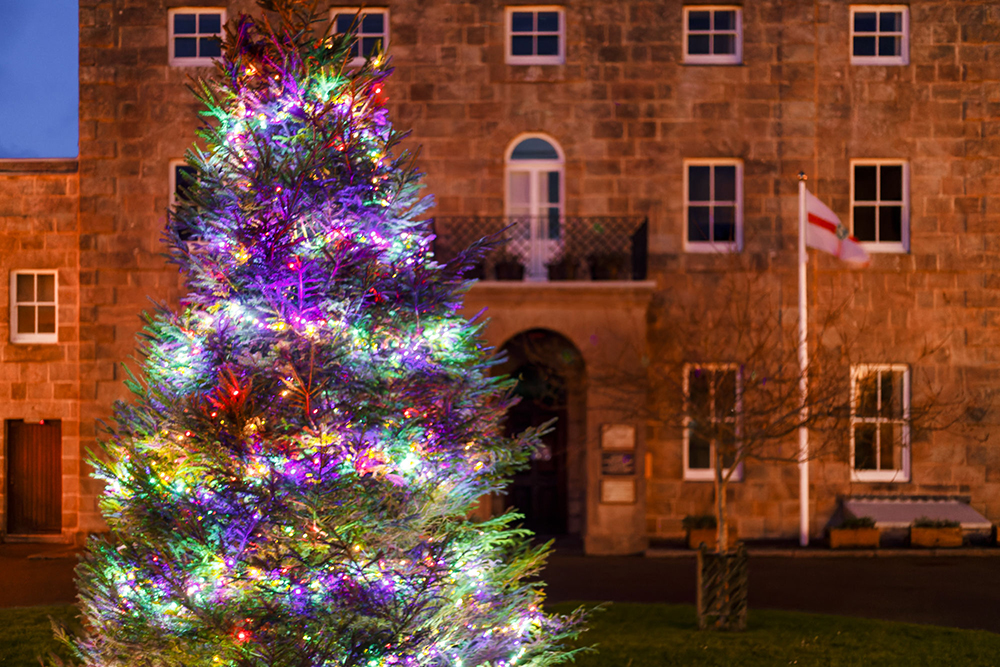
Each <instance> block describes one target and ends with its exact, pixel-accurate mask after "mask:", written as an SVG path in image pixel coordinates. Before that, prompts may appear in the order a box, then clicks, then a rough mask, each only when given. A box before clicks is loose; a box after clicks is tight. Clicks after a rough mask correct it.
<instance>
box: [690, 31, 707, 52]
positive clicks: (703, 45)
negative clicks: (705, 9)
mask: <svg viewBox="0 0 1000 667" xmlns="http://www.w3.org/2000/svg"><path fill="white" fill-rule="evenodd" d="M709 44H711V41H710V36H709V35H688V53H689V54H690V55H693V56H703V55H707V54H709V53H711V51H710V50H709Z"/></svg>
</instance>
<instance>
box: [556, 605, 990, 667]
mask: <svg viewBox="0 0 1000 667" xmlns="http://www.w3.org/2000/svg"><path fill="white" fill-rule="evenodd" d="M550 606H551V609H552V610H553V611H559V612H563V613H566V612H568V611H570V610H571V609H573V608H574V607H575V606H576V605H573V604H557V605H550ZM590 625H591V629H590V630H589V631H588V632H586V633H585V634H584V635H583V636H582V637H581V638H580V641H579V643H580V644H581V645H592V644H596V645H597V651H598V652H597V653H594V654H587V655H583V656H581V657H580V658H578V659H577V661H576V665H577V666H578V667H672V666H675V665H676V666H687V665H692V666H693V665H699V666H700V665H720V666H724V667H741V666H746V667H755V666H757V665H768V666H770V665H799V666H805V665H823V666H829V667H848V666H853V665H857V666H858V667H861V666H864V667H873V666H876V665H906V666H908V667H909V666H910V665H928V666H930V665H934V666H935V667H938V666H942V665H949V666H956V667H957V666H958V665H962V666H965V665H1000V634H994V633H992V632H986V631H985V630H957V629H952V628H940V627H936V626H929V625H914V624H910V623H896V622H892V621H873V620H868V619H860V618H847V617H844V616H822V615H819V614H803V613H800V612H791V611H769V610H754V609H751V610H750V614H749V617H748V628H747V631H746V632H741V633H720V632H699V631H698V630H697V626H696V623H695V614H694V607H692V606H690V605H666V604H613V605H610V606H609V607H608V608H607V610H606V611H603V612H598V613H596V614H595V615H594V617H593V621H592V622H591V624H590Z"/></svg>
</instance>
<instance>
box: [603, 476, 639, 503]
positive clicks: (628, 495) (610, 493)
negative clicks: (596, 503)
mask: <svg viewBox="0 0 1000 667" xmlns="http://www.w3.org/2000/svg"><path fill="white" fill-rule="evenodd" d="M601 502H602V503H606V504H608V505H632V504H634V503H635V480H632V479H602V480H601Z"/></svg>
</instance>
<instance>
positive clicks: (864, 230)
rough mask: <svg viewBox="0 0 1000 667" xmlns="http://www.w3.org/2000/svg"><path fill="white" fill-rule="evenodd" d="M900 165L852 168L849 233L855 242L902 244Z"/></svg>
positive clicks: (859, 165)
mask: <svg viewBox="0 0 1000 667" xmlns="http://www.w3.org/2000/svg"><path fill="white" fill-rule="evenodd" d="M903 206H904V201H903V165H901V164H882V165H871V164H865V165H861V164H858V165H854V201H853V209H852V219H853V225H854V229H853V230H852V233H853V234H854V237H855V238H857V239H858V240H859V241H869V242H886V243H889V242H891V243H900V242H902V241H903V226H904V224H906V223H905V220H904V212H903Z"/></svg>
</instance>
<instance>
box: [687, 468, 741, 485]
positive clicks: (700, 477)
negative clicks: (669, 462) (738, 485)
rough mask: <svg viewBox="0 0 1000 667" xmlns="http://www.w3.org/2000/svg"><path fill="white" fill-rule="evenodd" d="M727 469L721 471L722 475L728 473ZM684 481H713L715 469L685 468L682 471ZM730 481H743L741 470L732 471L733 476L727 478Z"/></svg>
mask: <svg viewBox="0 0 1000 667" xmlns="http://www.w3.org/2000/svg"><path fill="white" fill-rule="evenodd" d="M728 472H729V471H728V470H724V471H723V475H725V474H726V473H728ZM684 481H685V482H714V481H715V471H714V470H691V469H688V470H685V471H684ZM729 481H730V482H742V481H743V471H742V470H737V471H736V472H735V473H733V476H732V477H730V478H729Z"/></svg>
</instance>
